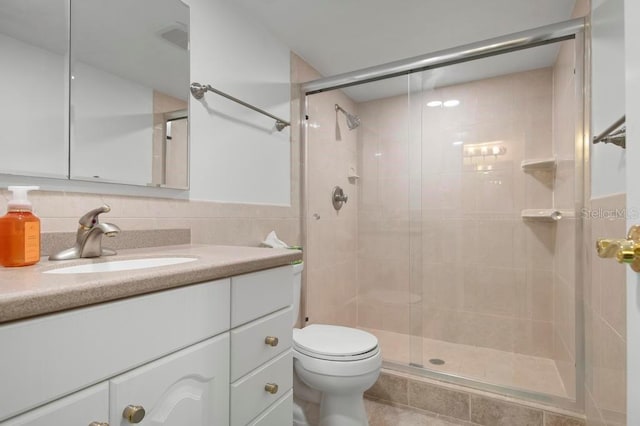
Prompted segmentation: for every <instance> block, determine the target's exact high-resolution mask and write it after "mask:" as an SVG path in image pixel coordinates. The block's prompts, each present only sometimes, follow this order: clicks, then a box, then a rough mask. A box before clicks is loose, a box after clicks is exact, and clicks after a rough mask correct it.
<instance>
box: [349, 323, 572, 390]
mask: <svg viewBox="0 0 640 426" xmlns="http://www.w3.org/2000/svg"><path fill="white" fill-rule="evenodd" d="M362 329H363V330H366V331H368V332H370V333H372V334H374V335H375V336H376V337H377V338H378V341H379V343H380V347H381V348H382V355H383V358H384V360H385V361H388V362H391V363H398V364H403V365H422V366H424V367H423V368H424V369H425V370H430V371H435V372H438V373H442V374H447V375H453V376H457V377H463V378H466V379H469V380H473V381H477V382H482V383H488V384H491V385H495V386H504V387H508V388H515V389H521V390H524V391H527V392H533V393H541V394H547V395H552V396H559V397H563V398H567V397H569V395H568V393H567V391H566V390H565V387H564V384H563V382H562V379H561V377H560V374H559V372H558V369H557V367H556V364H555V362H554V361H553V360H552V359H549V358H542V357H536V356H531V355H524V354H518V353H514V352H507V351H500V350H496V349H490V348H483V347H479V346H469V345H463V344H459V343H451V342H445V341H442V340H435V339H427V338H423V339H422V362H416V361H419V360H410V359H409V357H410V341H411V340H410V339H411V336H410V335H408V334H401V333H394V332H390V331H383V330H375V329H368V328H362ZM416 341H418V340H417V338H415V337H414V342H416ZM411 361H413V362H411Z"/></svg>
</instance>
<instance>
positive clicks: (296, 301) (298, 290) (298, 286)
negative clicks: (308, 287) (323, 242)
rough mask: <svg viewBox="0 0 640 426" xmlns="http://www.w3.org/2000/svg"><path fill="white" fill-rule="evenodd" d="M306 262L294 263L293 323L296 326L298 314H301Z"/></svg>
mask: <svg viewBox="0 0 640 426" xmlns="http://www.w3.org/2000/svg"><path fill="white" fill-rule="evenodd" d="M303 269H304V263H303V262H300V263H296V264H295V265H293V324H292V326H293V327H295V326H296V322H297V321H298V316H299V315H300V299H301V297H302V270H303Z"/></svg>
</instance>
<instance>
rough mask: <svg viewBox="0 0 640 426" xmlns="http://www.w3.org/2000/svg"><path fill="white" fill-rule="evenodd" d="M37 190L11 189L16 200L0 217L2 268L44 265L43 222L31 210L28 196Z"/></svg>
mask: <svg viewBox="0 0 640 426" xmlns="http://www.w3.org/2000/svg"><path fill="white" fill-rule="evenodd" d="M35 189H40V188H39V187H37V186H10V187H9V191H11V192H13V197H12V199H11V201H9V205H8V207H9V208H8V212H7V214H6V215H4V216H2V217H0V265H2V266H28V265H33V264H35V263H38V262H39V261H40V219H38V217H37V216H36V215H34V214H33V213H32V212H31V210H32V209H33V207H32V206H31V203H30V202H29V200H28V199H27V192H29V191H32V190H35Z"/></svg>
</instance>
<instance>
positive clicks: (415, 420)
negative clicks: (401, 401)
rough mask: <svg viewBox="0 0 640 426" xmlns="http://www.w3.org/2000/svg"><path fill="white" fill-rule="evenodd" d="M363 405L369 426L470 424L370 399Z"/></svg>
mask: <svg viewBox="0 0 640 426" xmlns="http://www.w3.org/2000/svg"><path fill="white" fill-rule="evenodd" d="M364 405H365V408H366V410H367V416H368V418H369V426H399V425H401V426H460V425H469V424H470V423H467V422H458V421H456V420H452V419H444V418H443V417H440V416H436V415H430V414H427V413H424V412H420V411H418V410H413V409H411V408H408V407H398V406H392V405H388V404H385V403H382V402H377V401H373V400H370V399H365V400H364Z"/></svg>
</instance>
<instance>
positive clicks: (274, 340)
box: [264, 336, 279, 347]
mask: <svg viewBox="0 0 640 426" xmlns="http://www.w3.org/2000/svg"><path fill="white" fill-rule="evenodd" d="M278 342H279V340H278V338H277V337H274V336H267V337H265V338H264V343H266V344H267V345H269V346H274V347H275V346H278Z"/></svg>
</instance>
